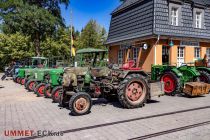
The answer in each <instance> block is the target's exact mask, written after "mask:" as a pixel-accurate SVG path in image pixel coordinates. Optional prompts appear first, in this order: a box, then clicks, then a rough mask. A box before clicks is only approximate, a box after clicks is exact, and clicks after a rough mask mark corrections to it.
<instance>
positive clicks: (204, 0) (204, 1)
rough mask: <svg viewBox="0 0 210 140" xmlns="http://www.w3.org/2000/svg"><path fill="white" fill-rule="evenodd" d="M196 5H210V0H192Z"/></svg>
mask: <svg viewBox="0 0 210 140" xmlns="http://www.w3.org/2000/svg"><path fill="white" fill-rule="evenodd" d="M192 1H193V2H194V3H198V4H204V5H205V4H207V5H210V0H192Z"/></svg>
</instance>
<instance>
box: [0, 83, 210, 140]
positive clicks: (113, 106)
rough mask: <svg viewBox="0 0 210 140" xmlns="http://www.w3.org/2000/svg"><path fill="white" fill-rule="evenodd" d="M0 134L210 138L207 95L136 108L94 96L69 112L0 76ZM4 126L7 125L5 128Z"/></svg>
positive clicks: (161, 139) (164, 139) (159, 100)
mask: <svg viewBox="0 0 210 140" xmlns="http://www.w3.org/2000/svg"><path fill="white" fill-rule="evenodd" d="M0 86H4V87H3V88H0V140H2V139H20V137H6V136H4V132H5V130H33V131H34V132H37V131H38V130H41V131H44V130H47V131H48V130H49V131H53V132H60V131H61V132H62V133H63V136H61V137H57V136H46V137H37V133H34V136H32V137H27V139H63V140H66V139H70V140H78V139H82V140H83V139H87V140H89V139H91V140H93V139H96V140H107V139H111V140H115V139H117V140H118V139H119V140H124V139H148V140H210V95H206V96H202V97H197V98H186V97H178V96H176V97H168V96H163V97H160V98H158V97H157V98H154V99H153V101H152V102H151V103H149V104H146V105H145V106H144V107H143V108H138V109H130V110H129V109H123V108H121V107H120V105H119V103H118V102H114V103H107V104H105V103H106V102H105V101H102V102H99V101H97V100H95V101H94V106H93V107H92V111H91V113H90V114H88V115H85V116H77V117H76V116H71V115H69V113H70V112H69V110H68V109H66V108H60V107H58V104H56V103H52V100H51V99H46V98H43V97H36V95H35V94H33V93H32V92H27V91H26V90H25V89H24V87H23V86H20V85H19V84H16V83H14V82H13V81H12V80H6V81H0ZM6 132H7V131H6Z"/></svg>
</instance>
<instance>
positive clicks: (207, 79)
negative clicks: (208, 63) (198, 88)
mask: <svg viewBox="0 0 210 140" xmlns="http://www.w3.org/2000/svg"><path fill="white" fill-rule="evenodd" d="M199 72H200V77H199V78H200V81H201V82H204V83H208V84H210V74H209V73H208V72H206V71H199Z"/></svg>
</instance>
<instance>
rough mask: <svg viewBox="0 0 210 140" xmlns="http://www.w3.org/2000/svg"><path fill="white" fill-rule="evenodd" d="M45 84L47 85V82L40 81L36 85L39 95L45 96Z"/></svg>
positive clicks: (36, 92) (36, 91)
mask: <svg viewBox="0 0 210 140" xmlns="http://www.w3.org/2000/svg"><path fill="white" fill-rule="evenodd" d="M45 85H46V84H45V83H40V84H38V85H37V86H36V88H35V94H37V96H38V97H43V96H44V88H45Z"/></svg>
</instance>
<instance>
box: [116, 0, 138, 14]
mask: <svg viewBox="0 0 210 140" xmlns="http://www.w3.org/2000/svg"><path fill="white" fill-rule="evenodd" d="M138 1H139V0H125V1H124V2H123V3H122V4H121V5H120V6H118V7H117V8H116V9H115V10H114V11H113V12H112V14H114V13H116V12H118V11H121V10H122V9H124V8H127V7H129V6H131V5H133V4H135V3H136V2H138Z"/></svg>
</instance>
